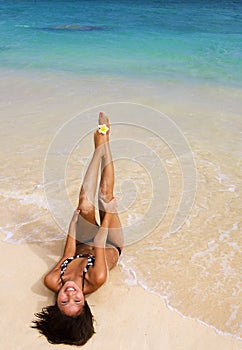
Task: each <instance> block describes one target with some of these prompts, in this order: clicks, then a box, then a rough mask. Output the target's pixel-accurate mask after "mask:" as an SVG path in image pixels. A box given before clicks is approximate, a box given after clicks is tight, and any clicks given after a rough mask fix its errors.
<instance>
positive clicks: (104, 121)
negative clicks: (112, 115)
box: [98, 112, 110, 135]
mask: <svg viewBox="0 0 242 350" xmlns="http://www.w3.org/2000/svg"><path fill="white" fill-rule="evenodd" d="M98 124H99V125H103V124H106V125H107V127H108V129H109V130H108V131H107V134H108V135H109V131H110V122H109V119H108V117H107V116H106V114H105V113H104V112H100V113H99V118H98Z"/></svg>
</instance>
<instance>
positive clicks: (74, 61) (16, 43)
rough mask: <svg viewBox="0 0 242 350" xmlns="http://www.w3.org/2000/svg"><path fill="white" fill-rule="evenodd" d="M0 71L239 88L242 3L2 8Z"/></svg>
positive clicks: (18, 4)
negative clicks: (4, 69)
mask: <svg viewBox="0 0 242 350" xmlns="http://www.w3.org/2000/svg"><path fill="white" fill-rule="evenodd" d="M0 11H1V16H0V30H1V43H0V66H1V67H7V68H17V69H37V70H55V71H56V70H57V71H58V70H59V71H67V72H68V71H69V72H74V73H76V74H80V75H88V76H89V75H94V76H97V75H100V76H122V77H129V78H143V79H146V78H147V79H156V80H161V81H162V80H167V79H168V80H184V79H185V80H192V81H193V80H195V81H196V80H198V81H206V82H213V83H218V84H226V85H227V84H229V85H233V86H238V85H239V86H241V84H242V79H241V76H242V30H241V28H242V26H241V24H242V2H241V1H207V2H204V1H182V2H181V1H174V0H173V1H154V0H153V1H132V2H131V1H122V2H119V1H73V0H72V1H21V0H20V1H0Z"/></svg>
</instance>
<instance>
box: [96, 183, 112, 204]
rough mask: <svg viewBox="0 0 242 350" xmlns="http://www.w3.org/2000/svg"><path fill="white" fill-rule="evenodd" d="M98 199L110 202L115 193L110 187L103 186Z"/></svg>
mask: <svg viewBox="0 0 242 350" xmlns="http://www.w3.org/2000/svg"><path fill="white" fill-rule="evenodd" d="M98 198H99V199H101V200H103V201H104V202H110V201H111V200H112V199H113V192H112V191H110V189H109V187H108V186H105V185H104V186H101V187H100V189H99V193H98Z"/></svg>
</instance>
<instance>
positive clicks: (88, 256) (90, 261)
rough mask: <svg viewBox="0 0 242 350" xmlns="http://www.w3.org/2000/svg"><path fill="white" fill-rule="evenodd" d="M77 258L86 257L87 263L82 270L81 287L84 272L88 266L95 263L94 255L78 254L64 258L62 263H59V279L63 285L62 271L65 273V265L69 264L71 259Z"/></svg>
mask: <svg viewBox="0 0 242 350" xmlns="http://www.w3.org/2000/svg"><path fill="white" fill-rule="evenodd" d="M78 258H87V264H86V266H85V268H84V270H83V276H82V289H83V287H84V279H85V274H86V273H87V270H88V269H89V267H90V266H94V263H95V256H94V255H91V254H78V255H75V256H71V257H69V258H67V259H66V260H64V261H63V263H62V264H61V267H60V269H61V273H60V279H61V284H62V285H64V280H63V276H64V273H65V270H66V268H67V266H68V265H69V264H70V262H71V261H73V260H75V259H78Z"/></svg>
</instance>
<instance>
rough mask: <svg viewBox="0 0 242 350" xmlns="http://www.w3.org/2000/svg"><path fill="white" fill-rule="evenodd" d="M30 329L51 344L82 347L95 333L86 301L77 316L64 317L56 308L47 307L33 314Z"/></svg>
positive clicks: (55, 306) (53, 306) (54, 306)
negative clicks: (41, 335) (37, 331)
mask: <svg viewBox="0 0 242 350" xmlns="http://www.w3.org/2000/svg"><path fill="white" fill-rule="evenodd" d="M35 316H36V317H37V318H38V319H37V320H35V321H33V325H32V326H31V327H32V328H37V329H38V330H39V331H40V333H41V334H44V335H45V336H46V338H47V340H48V341H49V342H50V343H52V344H69V345H84V344H85V343H86V342H87V341H88V339H90V338H91V336H92V335H93V334H94V333H95V332H94V327H93V315H92V313H91V310H90V308H89V305H88V303H87V301H86V300H85V304H84V306H83V310H82V313H81V314H80V315H79V316H76V317H72V316H67V315H64V314H63V313H62V312H61V311H60V309H59V308H58V306H57V303H56V304H55V305H52V306H47V307H45V308H43V309H42V311H41V312H38V313H36V314H35Z"/></svg>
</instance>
